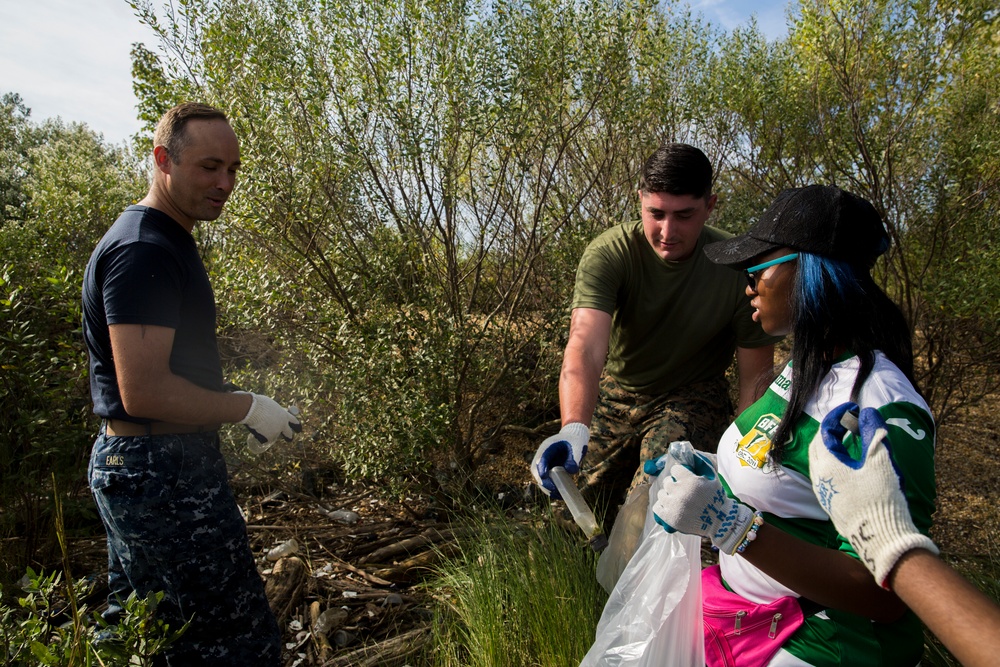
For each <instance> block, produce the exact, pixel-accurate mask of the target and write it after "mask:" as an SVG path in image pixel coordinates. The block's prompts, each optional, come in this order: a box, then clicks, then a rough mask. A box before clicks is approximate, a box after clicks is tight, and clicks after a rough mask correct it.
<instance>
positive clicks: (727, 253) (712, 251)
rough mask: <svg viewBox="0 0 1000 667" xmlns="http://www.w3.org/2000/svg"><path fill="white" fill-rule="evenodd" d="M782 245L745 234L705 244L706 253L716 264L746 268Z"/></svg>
mask: <svg viewBox="0 0 1000 667" xmlns="http://www.w3.org/2000/svg"><path fill="white" fill-rule="evenodd" d="M781 247H782V246H781V245H779V244H775V243H772V242H771V241H762V240H760V239H757V238H754V237H752V236H750V235H748V234H743V235H741V236H734V237H733V238H731V239H726V240H725V241H716V242H715V243H709V244H708V245H706V246H705V254H706V255H707V256H708V258H709V259H710V260H711V261H712V262H714V263H716V264H722V265H724V266H731V267H732V268H734V269H745V268H747V267H748V266H750V265H751V264H753V260H754V259H756V258H757V257H760V256H761V255H763V254H765V253H768V252H771V251H772V250H775V249H777V248H781Z"/></svg>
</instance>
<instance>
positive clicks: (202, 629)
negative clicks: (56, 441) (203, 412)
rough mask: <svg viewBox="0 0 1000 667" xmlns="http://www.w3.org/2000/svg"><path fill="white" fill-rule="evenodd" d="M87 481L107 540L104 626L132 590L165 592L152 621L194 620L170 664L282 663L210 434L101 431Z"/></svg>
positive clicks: (168, 658) (168, 660)
mask: <svg viewBox="0 0 1000 667" xmlns="http://www.w3.org/2000/svg"><path fill="white" fill-rule="evenodd" d="M88 474H89V479H90V488H91V492H92V493H93V495H94V500H95V501H96V502H97V509H98V512H99V513H100V516H101V520H102V521H103V522H104V528H105V530H106V531H107V534H108V581H109V584H110V586H111V594H110V595H109V600H108V601H109V608H108V611H107V612H106V614H105V618H106V619H107V620H108V621H109V622H110V623H112V624H114V623H116V622H117V620H118V618H119V617H120V615H121V611H122V607H121V603H122V602H124V600H125V598H127V597H128V595H129V593H131V592H132V591H135V592H136V593H137V594H138V595H140V596H145V595H146V594H147V593H150V592H156V591H163V592H164V593H165V595H164V599H163V602H162V603H161V604H160V606H159V608H158V610H157V615H158V617H159V618H161V619H163V620H165V621H166V622H168V623H169V624H170V627H171V628H174V629H177V628H180V627H181V626H182V625H183V624H184V623H185V622H187V621H188V620H191V621H192V623H191V625H190V627H189V628H188V630H187V631H186V632H185V633H184V635H183V636H182V637H181V638H180V639H179V640H178V641H177V642H176V643H175V644H173V645H172V646H171V647H170V648H169V649H167V652H166V664H168V665H171V667H179V666H180V665H184V666H185V667H187V666H191V665H216V666H224V665H233V666H234V667H235V666H236V665H239V666H241V667H246V666H254V667H255V666H261V667H265V666H267V667H271V666H273V665H278V664H280V659H281V634H280V632H279V630H278V625H277V622H276V621H275V619H274V615H273V614H272V613H271V609H270V607H269V606H268V603H267V598H266V597H265V596H264V585H263V582H262V581H261V578H260V574H259V573H258V572H257V567H256V564H255V563H254V560H253V554H252V552H251V551H250V544H249V541H248V539H247V531H246V523H245V522H244V520H243V516H242V514H241V513H240V510H239V506H238V505H237V503H236V500H235V498H234V497H233V494H232V490H231V489H230V488H229V483H228V480H227V471H226V463H225V460H224V459H223V457H222V453H221V452H220V451H219V441H218V435H217V434H216V433H215V432H208V433H192V434H187V435H159V436H139V437H118V436H105V435H104V434H103V433H102V434H101V435H100V436H99V437H98V438H97V441H96V442H95V443H94V448H93V451H92V453H91V458H90V468H89V471H88Z"/></svg>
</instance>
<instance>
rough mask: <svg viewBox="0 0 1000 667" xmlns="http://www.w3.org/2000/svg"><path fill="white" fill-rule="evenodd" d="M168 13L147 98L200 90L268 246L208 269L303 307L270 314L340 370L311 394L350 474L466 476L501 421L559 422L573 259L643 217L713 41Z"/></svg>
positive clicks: (328, 7)
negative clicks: (258, 279) (643, 181)
mask: <svg viewBox="0 0 1000 667" xmlns="http://www.w3.org/2000/svg"><path fill="white" fill-rule="evenodd" d="M162 14H163V16H162V17H161V16H158V15H157V11H156V9H155V8H154V7H153V6H152V5H151V4H147V5H145V6H144V8H143V9H142V12H141V15H142V16H143V17H144V20H146V21H147V23H149V24H150V25H151V26H153V27H154V28H158V30H159V32H160V36H161V39H162V40H163V42H164V44H165V49H164V51H165V54H167V55H169V58H168V59H167V61H165V62H161V63H159V64H158V65H157V66H156V67H154V68H153V69H154V70H155V71H154V73H153V74H152V75H151V76H150V80H155V81H162V80H164V79H168V80H170V79H171V77H176V78H175V79H172V80H173V81H174V84H173V85H174V88H173V90H175V91H176V90H190V89H191V88H192V87H194V88H195V89H197V90H199V91H200V95H202V96H203V97H204V98H206V99H209V100H212V101H215V102H216V103H217V104H219V105H220V106H223V107H224V108H226V109H227V110H228V111H229V112H230V114H231V116H232V117H233V121H234V124H235V125H236V127H237V132H238V134H239V135H240V136H241V139H242V141H243V147H244V156H245V167H244V174H245V176H244V181H243V185H242V186H241V190H240V193H239V196H238V197H235V198H234V201H233V206H232V208H231V209H230V212H231V217H230V218H229V220H230V222H231V223H232V227H231V228H229V230H231V231H238V232H239V233H240V234H241V235H243V238H244V239H250V240H252V241H253V244H252V246H251V247H252V248H255V249H257V250H254V249H244V250H237V249H236V247H235V246H234V243H233V242H232V239H221V238H220V239H219V240H218V244H219V245H218V249H219V251H220V252H219V258H220V261H226V260H224V259H222V258H223V257H224V256H230V257H233V256H236V255H237V254H239V255H240V256H243V257H246V256H247V255H251V254H255V253H257V252H261V253H262V259H261V260H260V266H261V267H262V266H263V265H264V264H267V265H269V266H271V267H281V273H282V275H283V278H282V279H281V280H282V283H283V285H285V288H286V289H289V290H294V291H295V292H296V293H299V294H302V295H303V297H304V299H305V300H306V301H307V302H308V304H309V305H308V307H303V308H300V309H298V310H296V309H295V308H291V307H288V306H287V301H286V304H285V306H283V307H282V309H281V310H282V311H283V312H282V313H281V314H279V313H278V312H277V311H276V309H274V308H271V309H270V310H268V309H267V308H266V307H265V312H270V313H272V314H273V315H274V316H275V317H281V318H284V321H285V322H288V321H289V320H291V321H294V322H295V326H296V327H301V329H300V333H299V335H298V336H296V341H295V342H294V343H291V342H290V341H289V342H290V344H294V345H298V346H301V347H303V348H306V349H307V351H308V353H309V355H310V358H311V361H312V366H313V367H317V366H320V367H324V366H325V367H327V368H331V369H335V371H334V372H331V373H329V374H328V375H327V377H325V378H323V379H322V380H320V382H321V383H322V387H323V392H324V393H326V394H327V395H329V396H332V397H333V399H332V400H331V401H330V402H329V404H328V405H327V406H326V409H328V410H330V411H331V412H332V413H333V415H334V416H333V417H331V419H330V422H329V423H330V425H331V429H335V430H336V432H337V434H338V437H339V438H340V439H341V441H342V442H343V443H344V444H345V446H343V447H341V448H340V451H341V453H342V456H344V457H346V458H347V459H348V462H349V463H351V464H352V465H353V466H354V467H355V469H362V470H369V471H376V470H378V469H379V468H380V467H381V466H384V461H385V460H386V459H387V458H388V457H393V459H394V460H397V461H401V463H399V464H398V465H401V466H405V467H411V468H413V470H414V471H417V472H419V471H421V470H425V469H426V468H427V466H428V464H429V462H430V460H431V458H434V457H431V456H428V455H426V454H427V453H428V452H431V451H434V450H436V451H437V454H436V455H435V457H436V458H439V459H440V458H442V456H443V457H444V461H443V462H444V463H445V464H446V465H445V468H446V469H447V468H448V467H449V466H448V465H447V464H448V462H451V463H453V464H454V465H455V466H456V467H457V468H459V469H467V468H469V467H472V466H474V465H475V464H476V462H477V461H478V460H479V458H480V457H481V456H482V454H483V451H484V448H483V447H484V445H485V444H486V443H487V442H488V440H489V438H490V436H491V434H492V433H495V432H496V429H497V428H498V427H500V426H501V425H503V424H504V423H505V422H506V421H508V420H511V419H515V420H517V421H522V422H524V421H527V422H531V421H532V420H536V421H537V420H538V419H539V418H540V417H543V416H544V415H545V414H546V412H547V411H549V410H551V409H553V407H554V394H553V392H552V391H551V390H552V387H553V386H554V379H555V375H556V372H555V364H557V363H558V359H557V355H558V351H559V350H561V341H560V339H561V337H562V336H563V335H564V332H565V320H564V315H565V312H566V304H567V301H568V293H569V289H570V288H571V283H572V274H573V269H574V268H575V263H576V259H577V257H578V256H579V252H580V251H582V248H583V246H584V245H585V244H586V242H587V241H589V239H590V238H591V237H592V236H594V235H595V234H596V232H597V231H599V230H600V229H602V228H603V227H604V226H605V225H607V224H608V223H609V222H618V221H620V220H621V219H623V218H625V217H626V216H627V215H628V214H629V213H630V212H631V211H632V210H634V209H633V207H634V200H633V196H634V195H633V193H634V189H635V183H636V173H637V170H638V165H639V164H640V162H641V160H642V159H644V158H645V156H646V154H648V153H649V152H650V151H651V150H652V148H653V147H655V145H656V144H657V143H658V142H659V141H661V140H662V139H665V138H675V137H677V136H679V135H682V134H684V133H688V132H692V131H694V130H693V128H694V127H695V124H694V122H693V120H692V119H693V118H694V117H695V116H696V114H695V112H693V111H692V109H694V108H696V107H695V106H694V105H692V104H691V103H690V101H689V100H688V99H687V97H686V94H685V91H686V87H685V86H684V85H678V84H679V83H681V84H683V83H685V82H686V81H688V80H695V79H697V78H698V77H699V76H700V69H699V67H698V62H699V60H700V58H701V57H702V56H703V55H704V54H705V53H706V52H707V48H708V47H707V46H706V45H707V43H708V40H707V39H706V38H705V31H704V29H703V28H702V26H701V25H700V24H698V23H697V22H694V21H691V20H690V18H689V17H686V16H682V17H679V18H678V20H677V22H676V26H675V25H674V24H673V23H671V22H670V21H668V17H667V16H666V15H664V14H663V13H662V12H661V11H660V9H658V5H655V4H653V3H651V2H626V3H617V4H614V5H608V4H607V3H603V2H596V1H594V2H584V3H577V2H568V1H565V0H535V1H532V2H498V3H495V4H492V5H485V4H484V5H477V4H474V3H467V2H457V1H455V0H397V1H395V2H384V3H368V4H363V5H358V4H357V3H350V2H332V3H312V2H288V1H282V0H271V1H262V0H259V1H253V0H241V1H234V2H226V3H207V2H192V3H187V4H186V5H184V6H183V7H182V8H181V9H180V11H179V13H171V12H169V11H164V12H162ZM151 62H153V61H152V60H151V59H150V58H148V57H145V59H144V63H146V65H147V66H148V65H149V64H150V63H151ZM665 69H668V70H669V71H671V72H673V73H674V74H673V76H672V77H671V79H670V80H664V78H663V71H664V70H665ZM623 73H630V74H629V75H626V76H623ZM160 86H162V84H159V86H158V87H160ZM171 94H172V93H169V92H168V93H167V97H170V95H171ZM263 257H266V259H263ZM256 261H257V260H255V262H256ZM246 263H247V262H245V261H244V264H246ZM265 270H266V269H265ZM248 282H252V281H248ZM271 284H274V283H273V282H272V283H271ZM267 301H268V299H267V298H261V299H259V300H258V301H257V303H258V304H259V305H264V304H265V303H266V302H267ZM262 319H265V320H266V319H268V318H267V317H265V318H262ZM235 337H238V336H235ZM286 340H287V339H286ZM540 390H541V391H544V392H545V395H546V398H545V400H544V401H543V402H544V403H545V405H544V407H541V408H539V409H537V410H536V411H535V412H534V414H529V415H518V414H517V411H518V410H519V407H518V406H519V405H520V406H524V405H526V404H531V403H532V399H533V396H535V395H537V392H539V391H540ZM521 409H523V408H521ZM324 412H325V410H324ZM348 444H349V445H350V446H346V445H348Z"/></svg>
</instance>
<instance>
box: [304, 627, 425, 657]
mask: <svg viewBox="0 0 1000 667" xmlns="http://www.w3.org/2000/svg"><path fill="white" fill-rule="evenodd" d="M430 635H431V626H430V625H424V626H421V627H418V628H415V629H413V630H410V631H409V632H405V633H403V634H401V635H396V636H395V637H392V638H391V639H386V640H385V641H382V642H378V643H377V644H372V645H370V646H365V647H362V648H359V649H355V650H353V651H351V652H350V653H345V654H344V655H339V656H335V657H333V658H331V659H330V660H328V661H326V662H324V663H321V664H322V667H395V666H397V665H403V664H405V659H406V658H408V657H410V656H412V655H414V654H416V653H417V652H419V651H420V650H421V649H422V648H423V646H424V644H426V643H427V642H428V641H429V640H430Z"/></svg>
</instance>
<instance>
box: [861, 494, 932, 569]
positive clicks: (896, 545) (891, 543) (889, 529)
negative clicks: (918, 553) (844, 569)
mask: <svg viewBox="0 0 1000 667" xmlns="http://www.w3.org/2000/svg"><path fill="white" fill-rule="evenodd" d="M887 509H889V510H890V511H889V512H885V513H882V512H879V513H877V514H874V515H873V516H871V517H869V518H866V519H862V520H861V522H860V523H858V527H857V535H855V536H851V535H848V536H847V537H848V538H849V539H850V540H851V543H852V544H855V547H856V548H857V549H858V555H859V556H861V560H862V561H863V562H864V564H865V566H866V567H867V568H868V569H869V570H870V571H871V573H872V574H873V575H875V581H877V582H878V583H879V585H880V586H882V587H883V588H885V587H886V586H885V581H886V579H888V578H889V573H890V572H892V568H894V567H895V566H896V562H897V561H898V560H899V559H900V558H901V557H902V556H903V554H905V553H906V552H908V551H910V550H912V549H916V548H920V549H926V550H927V551H930V552H931V553H933V554H938V553H940V551H939V550H938V548H937V545H935V544H934V542H933V541H932V540H931V538H929V537H927V536H926V535H924V534H922V533H920V532H919V531H917V527H916V526H914V525H913V520H912V519H911V518H910V515H909V513H900V512H898V511H892V508H887Z"/></svg>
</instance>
